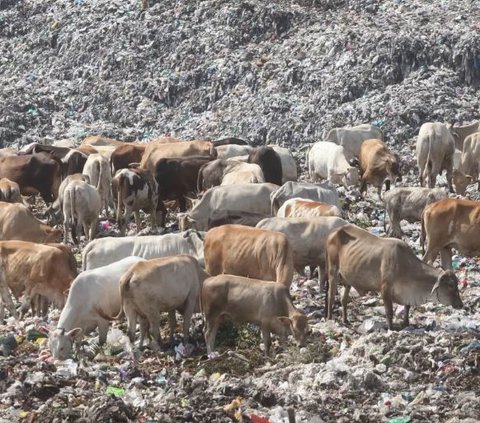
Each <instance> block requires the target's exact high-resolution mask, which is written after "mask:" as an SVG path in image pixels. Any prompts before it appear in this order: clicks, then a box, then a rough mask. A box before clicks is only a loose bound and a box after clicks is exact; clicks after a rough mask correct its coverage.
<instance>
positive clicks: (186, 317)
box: [183, 298, 196, 344]
mask: <svg viewBox="0 0 480 423" xmlns="http://www.w3.org/2000/svg"><path fill="white" fill-rule="evenodd" d="M195 303H196V300H195V298H193V299H192V300H191V301H190V302H189V303H188V304H187V306H186V307H185V312H184V313H183V342H184V343H185V344H187V343H188V341H189V339H190V336H189V331H190V324H191V322H192V316H193V311H194V310H195Z"/></svg>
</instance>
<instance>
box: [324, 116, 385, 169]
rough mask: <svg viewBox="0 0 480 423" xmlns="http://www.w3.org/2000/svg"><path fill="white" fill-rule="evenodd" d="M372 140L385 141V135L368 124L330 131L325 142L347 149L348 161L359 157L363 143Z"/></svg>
mask: <svg viewBox="0 0 480 423" xmlns="http://www.w3.org/2000/svg"><path fill="white" fill-rule="evenodd" d="M370 139H379V140H383V133H382V131H381V130H380V129H379V128H377V127H376V126H373V125H368V124H362V125H357V126H352V127H343V128H333V129H331V130H330V131H328V133H327V136H326V137H325V141H331V142H334V143H335V144H338V145H341V146H342V147H343V148H344V149H345V156H346V158H347V160H351V159H353V158H354V157H359V156H360V149H361V147H362V144H363V141H365V140H370Z"/></svg>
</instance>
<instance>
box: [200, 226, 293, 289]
mask: <svg viewBox="0 0 480 423" xmlns="http://www.w3.org/2000/svg"><path fill="white" fill-rule="evenodd" d="M204 245H205V251H204V254H205V266H206V267H205V268H206V270H207V273H208V274H209V275H212V276H215V275H220V274H222V273H230V274H232V275H237V276H246V277H251V278H255V279H262V280H266V281H277V282H279V283H281V284H283V285H285V286H287V287H290V284H291V283H292V277H293V250H292V248H291V246H290V244H289V242H288V238H287V237H286V235H284V234H282V233H280V232H274V231H269V230H266V229H258V228H250V227H248V226H241V225H223V226H219V227H216V228H213V229H210V230H209V231H208V232H207V234H206V235H205V243H204Z"/></svg>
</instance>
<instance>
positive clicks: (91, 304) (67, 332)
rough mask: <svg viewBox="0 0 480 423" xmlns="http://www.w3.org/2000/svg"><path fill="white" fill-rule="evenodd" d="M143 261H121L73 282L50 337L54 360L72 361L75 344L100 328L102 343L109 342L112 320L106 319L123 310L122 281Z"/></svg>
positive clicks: (90, 272)
mask: <svg viewBox="0 0 480 423" xmlns="http://www.w3.org/2000/svg"><path fill="white" fill-rule="evenodd" d="M139 261H144V259H142V258H140V257H126V258H124V259H122V260H120V261H117V262H115V263H112V264H109V265H108V266H104V267H99V268H97V269H94V270H87V271H85V272H82V273H80V274H79V275H78V276H77V277H76V278H75V280H74V281H73V282H72V286H71V287H70V290H69V292H68V297H67V302H66V303H65V307H64V308H63V310H62V313H61V314H60V319H59V320H58V324H57V327H56V329H55V330H53V331H51V332H50V334H49V336H48V344H49V348H50V351H51V352H52V355H53V357H54V358H56V359H59V360H65V359H67V358H69V357H70V355H71V352H72V346H73V341H74V339H75V338H76V337H78V336H80V335H81V334H84V335H87V334H89V333H90V332H93V331H94V330H95V329H96V328H98V343H99V344H100V345H103V344H104V343H105V342H106V340H107V332H108V327H109V324H110V322H109V320H108V319H105V318H104V317H103V315H107V316H115V315H117V314H118V313H119V312H120V310H121V307H122V305H121V303H120V283H119V282H120V278H121V277H122V275H123V274H124V273H125V272H126V271H127V270H128V269H129V268H130V267H131V266H132V265H133V264H135V263H138V262H139Z"/></svg>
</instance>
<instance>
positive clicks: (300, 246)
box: [256, 217, 347, 290]
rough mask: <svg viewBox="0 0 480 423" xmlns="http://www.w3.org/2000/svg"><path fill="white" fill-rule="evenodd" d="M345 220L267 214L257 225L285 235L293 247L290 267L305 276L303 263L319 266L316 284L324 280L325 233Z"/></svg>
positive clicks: (330, 231) (323, 283)
mask: <svg viewBox="0 0 480 423" xmlns="http://www.w3.org/2000/svg"><path fill="white" fill-rule="evenodd" d="M346 224H347V222H346V221H345V220H343V219H341V218H339V217H314V218H286V217H269V218H266V219H263V220H261V221H260V222H259V223H258V224H257V226H256V227H257V228H260V229H266V230H270V231H276V232H281V233H283V234H285V235H286V237H287V238H288V242H289V244H290V246H291V247H292V250H293V267H294V269H295V270H296V271H297V273H298V274H300V275H301V276H305V266H309V267H310V271H311V273H313V268H315V267H318V269H319V276H320V277H319V281H320V287H321V289H322V290H323V288H324V286H325V281H326V268H325V266H326V263H325V244H326V241H327V238H328V236H329V235H330V234H331V233H332V232H333V231H334V230H335V229H337V228H339V227H341V226H344V225H346Z"/></svg>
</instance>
